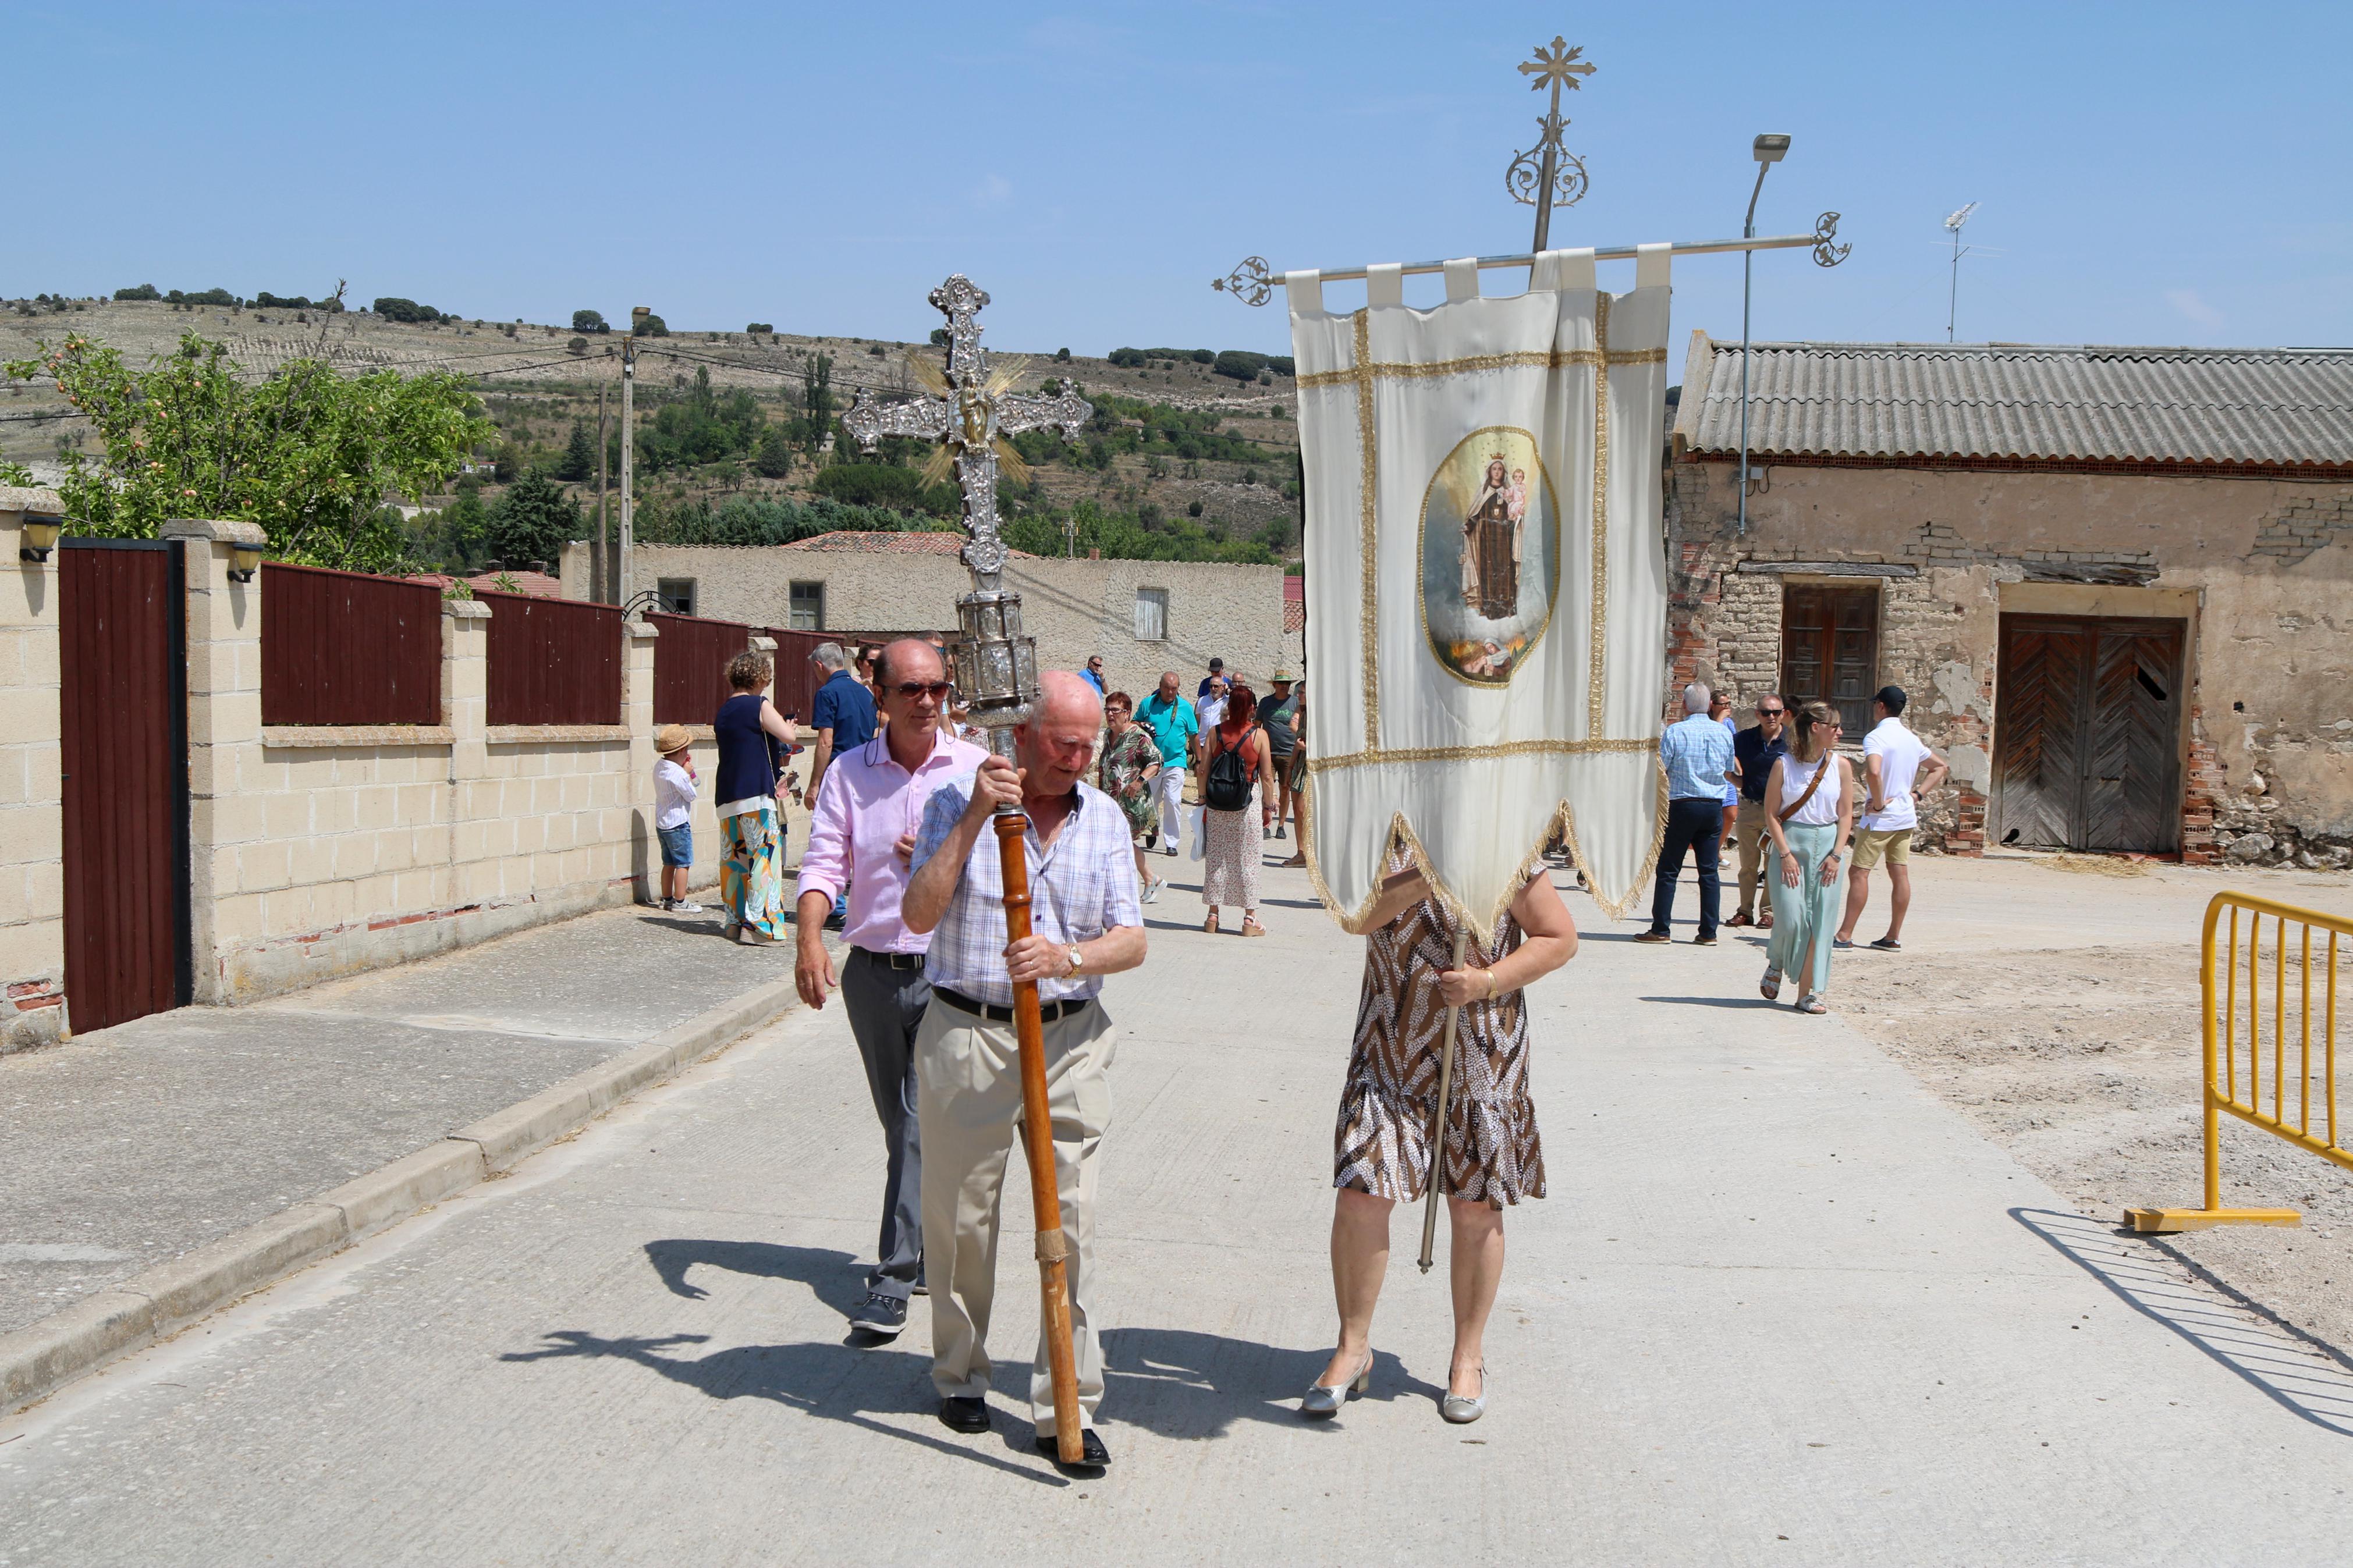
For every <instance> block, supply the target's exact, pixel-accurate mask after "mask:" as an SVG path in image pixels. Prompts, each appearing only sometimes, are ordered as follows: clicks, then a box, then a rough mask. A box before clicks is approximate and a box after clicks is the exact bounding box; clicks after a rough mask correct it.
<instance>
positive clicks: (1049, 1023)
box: [901, 669, 1144, 1468]
mask: <svg viewBox="0 0 2353 1568" xmlns="http://www.w3.org/2000/svg"><path fill="white" fill-rule="evenodd" d="M1039 688H1040V689H1039V702H1038V708H1037V711H1036V715H1035V717H1033V718H1032V719H1031V720H1030V721H1029V723H1027V724H1022V725H1018V726H1016V727H1015V729H1014V731H1013V739H1014V752H1015V756H1016V758H1017V759H1018V762H1019V763H1020V767H1019V771H1018V772H1017V771H1016V769H1015V767H1014V764H1013V763H1008V762H1007V761H1005V759H1003V758H1001V757H990V758H989V759H988V760H987V761H986V762H984V763H981V764H980V767H979V769H978V771H977V772H976V773H974V774H973V775H972V776H970V777H968V778H957V779H953V780H950V781H949V782H948V783H946V784H942V785H940V787H939V788H938V789H937V790H935V791H934V792H933V795H932V798H931V803H930V805H927V806H926V807H925V808H924V810H923V828H922V830H921V831H920V832H919V833H918V834H917V835H916V837H915V846H914V851H913V856H912V857H911V864H912V865H913V868H914V876H913V879H911V880H910V881H909V882H908V884H907V892H906V897H905V899H904V900H902V904H901V914H902V918H903V919H904V920H905V921H906V923H907V929H908V930H910V931H915V932H919V933H924V932H927V933H929V934H930V937H931V951H930V954H929V956H928V958H927V959H926V960H925V963H924V974H925V977H926V978H927V979H929V980H930V982H931V985H932V1002H931V1006H930V1008H929V1010H928V1011H926V1012H925V1013H924V1015H923V1027H922V1029H921V1030H920V1031H919V1032H918V1033H917V1035H916V1037H915V1068H916V1079H917V1083H918V1097H917V1102H918V1105H919V1106H920V1108H921V1120H922V1124H923V1237H924V1276H925V1278H926V1279H927V1280H928V1281H929V1284H930V1288H931V1300H932V1385H933V1387H934V1388H935V1389H937V1390H938V1391H939V1394H940V1419H941V1421H942V1422H944V1423H945V1424H946V1425H947V1426H950V1427H951V1428H953V1429H955V1430H956V1431H959V1432H982V1431H986V1430H987V1427H988V1406H987V1393H988V1388H989V1372H990V1368H989V1361H988V1352H987V1339H988V1318H989V1308H990V1306H991V1304H992V1302H993V1301H994V1299H995V1297H996V1291H997V1279H996V1268H997V1203H998V1199H999V1197H1000V1196H1001V1194H1002V1193H1003V1190H1004V1184H1005V1162H1006V1157H1007V1155H1008V1152H1010V1150H1011V1147H1012V1142H1013V1129H1014V1126H1015V1123H1016V1122H1017V1121H1018V1118H1019V1115H1020V1111H1021V1067H1020V1059H1019V1058H1020V1049H1019V1046H1018V1042H1017V1041H1016V1039H1015V1037H1014V1032H1013V986H1014V984H1015V982H1017V981H1024V980H1027V981H1035V982H1036V983H1037V985H1038V999H1039V1004H1040V1010H1041V1012H1042V1013H1043V1015H1044V1020H1045V1055H1046V1093H1047V1102H1048V1105H1049V1107H1050V1110H1051V1112H1052V1117H1053V1130H1052V1131H1053V1140H1054V1169H1055V1175H1056V1179H1057V1185H1058V1187H1059V1190H1060V1194H1061V1200H1062V1240H1063V1244H1064V1246H1065V1247H1067V1248H1068V1249H1069V1257H1070V1258H1071V1274H1070V1280H1071V1338H1072V1340H1073V1342H1074V1348H1075V1349H1076V1351H1077V1354H1078V1372H1079V1403H1080V1405H1081V1408H1082V1411H1083V1412H1084V1420H1085V1424H1086V1437H1085V1442H1086V1459H1085V1461H1084V1462H1085V1464H1086V1465H1087V1466H1088V1467H1089V1468H1102V1467H1103V1466H1105V1465H1108V1464H1109V1463H1110V1462H1111V1456H1110V1453H1109V1452H1108V1450H1106V1449H1105V1448H1104V1447H1103V1439H1102V1438H1101V1437H1099V1436H1096V1435H1095V1431H1094V1415H1095V1411H1096V1408H1097V1407H1098V1406H1099V1405H1102V1403H1103V1340H1102V1335H1101V1331H1100V1330H1099V1328H1098V1326H1097V1324H1096V1322H1095V1318H1094V1313H1093V1312H1092V1310H1091V1305H1090V1304H1091V1302H1092V1287H1093V1284H1094V1195H1095V1172H1096V1156H1097V1154H1098V1152H1099V1151H1100V1149H1101V1147H1102V1143H1103V1131H1104V1130H1105V1128H1106V1127H1108V1126H1109V1124H1110V1121H1111V1089H1110V1085H1109V1083H1108V1082H1107V1080H1106V1079H1105V1074H1106V1073H1107V1072H1108V1071H1109V1069H1110V1067H1111V1058H1112V1045H1113V1038H1112V1029H1111V1024H1110V1021H1109V1020H1108V1019H1106V1018H1105V1017H1104V1016H1103V1005H1102V1004H1101V1003H1100V1002H1099V1001H1098V1000H1097V995H1098V994H1099V993H1100V992H1101V990H1102V989H1103V976H1104V975H1106V974H1115V973H1118V972H1119V971H1121V970H1123V969H1134V968H1135V967H1136V966H1137V965H1138V964H1140V963H1143V962H1144V910H1143V907H1142V905H1141V904H1140V903H1139V902H1138V901H1137V896H1136V895H1137V888H1136V880H1135V858H1134V854H1133V853H1131V851H1130V847H1129V841H1128V827H1127V814H1126V813H1125V812H1124V811H1122V810H1121V809H1120V807H1119V804H1118V802H1116V801H1114V800H1113V799H1112V798H1111V796H1109V795H1105V794H1103V792H1102V791H1100V790H1098V789H1096V788H1094V787H1093V786H1092V785H1091V784H1086V783H1084V782H1083V778H1084V775H1085V773H1087V771H1088V769H1089V767H1090V766H1091V765H1092V763H1093V761H1094V751H1095V735H1096V733H1097V731H1100V730H1101V729H1102V728H1103V697H1102V695H1101V694H1100V693H1098V692H1097V691H1096V690H1095V689H1094V688H1093V687H1092V686H1090V685H1088V684H1087V682H1086V681H1084V680H1082V679H1080V678H1079V677H1078V676H1075V675H1072V674H1071V673H1070V672H1069V671H1067V670H1059V669H1055V670H1048V671H1047V672H1046V673H1045V674H1044V676H1043V677H1042V678H1041V679H1040V680H1039ZM1000 802H1002V803H1005V804H1008V805H1019V806H1020V808H1021V810H1022V811H1023V812H1024V813H1025V814H1026V815H1027V816H1028V817H1029V833H1028V835H1027V838H1026V842H1027V846H1028V850H1029V896H1030V910H1029V920H1030V931H1032V933H1033V934H1032V935H1030V936H1028V937H1025V938H1023V939H1022V940H1021V941H1020V942H1014V943H1011V944H1010V945H1008V942H1007V939H1006V926H1005V901H1004V898H1005V888H1004V879H1003V877H1002V875H1001V873H1000V870H999V868H998V861H997V855H998V850H997V834H996V832H995V830H994V829H993V828H991V827H990V826H989V816H990V814H991V813H992V811H993V810H994V809H995V807H996V806H997V805H998V803H1000ZM1029 1415H1030V1419H1031V1421H1032V1423H1033V1424H1034V1425H1035V1426H1036V1427H1037V1431H1038V1447H1039V1452H1040V1453H1043V1454H1046V1455H1048V1456H1049V1457H1051V1456H1052V1455H1053V1453H1054V1451H1055V1447H1054V1389H1053V1381H1052V1379H1051V1377H1050V1375H1049V1373H1048V1372H1047V1366H1046V1345H1045V1342H1044V1340H1043V1338H1042V1336H1041V1338H1040V1339H1039V1344H1038V1352H1037V1356H1036V1358H1035V1361H1034V1363H1033V1364H1032V1366H1031V1369H1030V1374H1029Z"/></svg>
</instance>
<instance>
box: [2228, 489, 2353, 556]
mask: <svg viewBox="0 0 2353 1568" xmlns="http://www.w3.org/2000/svg"><path fill="white" fill-rule="evenodd" d="M2342 543H2353V494H2347V495H2326V494H2318V495H2306V496H2298V497H2297V498H2295V500H2291V501H2289V502H2288V503H2287V504H2286V505H2285V506H2283V507H2281V508H2280V509H2279V510H2277V511H2274V512H2273V513H2272V514H2271V515H2270V516H2269V517H2267V518H2265V519H2263V523H2262V525H2261V526H2260V527H2259V528H2258V529H2257V530H2256V531H2255V547H2254V549H2253V551H2251V552H2249V555H2250V557H2251V558H2252V559H2253V560H2255V561H2259V562H2262V563H2264V564H2266V565H2271V566H2295V565H2300V564H2302V563H2304V562H2306V560H2309V559H2310V558H2311V557H2312V555H2313V553H2314V552H2316V551H2319V550H2323V549H2326V548H2327V546H2329V545H2331V544H2342Z"/></svg>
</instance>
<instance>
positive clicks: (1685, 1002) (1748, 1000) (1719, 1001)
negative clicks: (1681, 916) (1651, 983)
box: [1433, 996, 1778, 1114]
mask: <svg viewBox="0 0 2353 1568" xmlns="http://www.w3.org/2000/svg"><path fill="white" fill-rule="evenodd" d="M1639 1000H1641V1001H1644V1002H1666V1003H1671V1004H1672V1005H1675V1006H1678V1007H1771V1006H1776V1005H1778V1004H1776V1003H1772V1002H1767V1000H1765V998H1764V997H1762V996H1644V997H1641V998H1639ZM1433 1114H1435V1113H1433Z"/></svg>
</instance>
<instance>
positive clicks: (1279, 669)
mask: <svg viewBox="0 0 2353 1568" xmlns="http://www.w3.org/2000/svg"><path fill="white" fill-rule="evenodd" d="M1267 679H1268V680H1269V681H1279V682H1281V683H1282V685H1285V686H1290V685H1293V684H1294V683H1296V682H1297V680H1298V679H1299V677H1297V676H1295V675H1293V674H1292V673H1291V671H1290V669H1289V668H1286V667H1285V666H1282V665H1276V666H1275V667H1274V673H1273V674H1272V675H1270V676H1268V677H1267Z"/></svg>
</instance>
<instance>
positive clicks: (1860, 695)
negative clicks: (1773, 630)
mask: <svg viewBox="0 0 2353 1568" xmlns="http://www.w3.org/2000/svg"><path fill="white" fill-rule="evenodd" d="M1878 667H1879V586H1878V584H1875V583H1860V584H1796V583H1793V584H1788V586H1787V587H1785V588H1783V589H1782V590H1781V691H1782V695H1783V696H1785V697H1786V698H1787V699H1788V701H1789V704H1790V706H1791V707H1795V706H1797V705H1798V704H1799V703H1800V702H1811V701H1815V700H1821V701H1825V702H1829V703H1831V705H1832V706H1834V707H1835V708H1837V709H1838V711H1839V722H1840V723H1841V725H1843V726H1844V727H1845V729H1846V732H1847V735H1848V736H1849V737H1850V738H1851V739H1853V740H1855V741H1857V742H1860V740H1861V738H1862V736H1864V735H1866V734H1868V733H1869V732H1870V731H1871V698H1872V693H1873V691H1874V690H1875V689H1877V688H1876V673H1877V670H1878Z"/></svg>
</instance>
